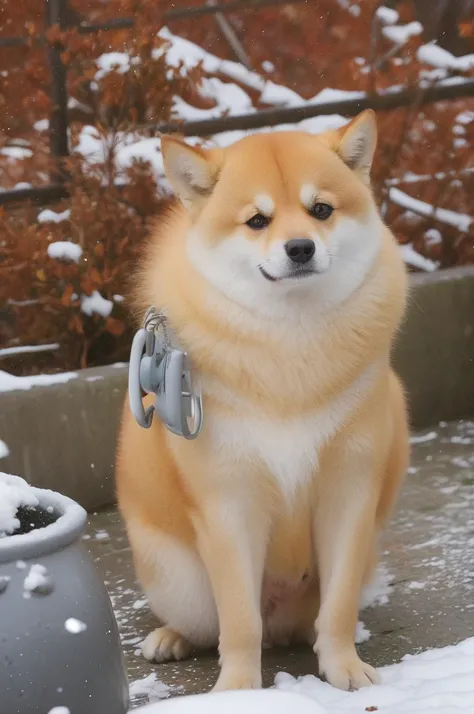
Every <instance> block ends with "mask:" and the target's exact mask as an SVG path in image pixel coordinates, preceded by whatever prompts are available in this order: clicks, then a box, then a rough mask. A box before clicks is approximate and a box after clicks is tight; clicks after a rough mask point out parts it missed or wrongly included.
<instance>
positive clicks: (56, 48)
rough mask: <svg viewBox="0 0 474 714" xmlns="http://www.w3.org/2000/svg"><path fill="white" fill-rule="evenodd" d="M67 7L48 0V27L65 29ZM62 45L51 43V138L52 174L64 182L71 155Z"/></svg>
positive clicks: (62, 2)
mask: <svg viewBox="0 0 474 714" xmlns="http://www.w3.org/2000/svg"><path fill="white" fill-rule="evenodd" d="M67 9H68V8H67V0H46V25H47V27H48V28H51V27H53V26H55V25H57V26H59V28H60V29H61V30H65V29H66V27H67V22H66V17H67ZM62 49H63V48H62V46H61V44H60V43H59V42H55V43H52V44H50V45H49V47H48V60H49V66H50V72H51V103H52V107H51V116H50V120H49V141H50V149H51V156H52V157H53V158H54V159H55V168H54V170H53V172H52V176H51V181H53V183H58V182H59V183H60V182H62V181H64V180H65V179H66V172H65V168H64V164H63V161H62V159H64V158H65V157H66V156H69V142H68V106H67V105H68V94H67V70H66V67H65V65H64V63H63V61H62V59H61V52H62Z"/></svg>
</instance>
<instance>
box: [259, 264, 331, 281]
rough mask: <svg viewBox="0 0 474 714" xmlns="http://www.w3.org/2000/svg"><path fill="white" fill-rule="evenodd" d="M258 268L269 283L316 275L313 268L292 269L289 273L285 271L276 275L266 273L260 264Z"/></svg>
mask: <svg viewBox="0 0 474 714" xmlns="http://www.w3.org/2000/svg"><path fill="white" fill-rule="evenodd" d="M258 268H259V270H260V272H261V274H262V275H263V277H264V278H266V280H268V281H270V282H271V283H276V282H279V281H280V280H301V279H302V278H308V277H309V276H310V275H316V273H317V271H316V270H314V268H300V269H299V270H292V271H291V272H290V273H286V274H285V275H279V276H276V275H270V273H267V271H266V270H265V268H264V267H263V266H262V265H259V266H258Z"/></svg>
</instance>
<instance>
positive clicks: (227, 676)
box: [212, 665, 262, 692]
mask: <svg viewBox="0 0 474 714" xmlns="http://www.w3.org/2000/svg"><path fill="white" fill-rule="evenodd" d="M261 686H262V674H261V671H260V668H259V667H257V668H254V667H246V666H242V665H241V666H238V665H228V666H226V665H224V666H223V667H222V669H221V673H220V675H219V679H218V680H217V682H216V684H215V686H214V688H213V690H212V691H213V692H223V691H226V690H229V689H230V690H234V689H260V687H261Z"/></svg>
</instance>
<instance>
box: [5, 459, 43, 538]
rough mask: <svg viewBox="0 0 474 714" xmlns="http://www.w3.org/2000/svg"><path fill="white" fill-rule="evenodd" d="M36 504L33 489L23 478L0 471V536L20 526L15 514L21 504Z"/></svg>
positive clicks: (36, 499) (27, 505)
mask: <svg viewBox="0 0 474 714" xmlns="http://www.w3.org/2000/svg"><path fill="white" fill-rule="evenodd" d="M38 504H39V501H38V498H37V497H36V495H35V493H34V491H33V489H32V488H31V486H30V485H29V484H27V483H26V481H25V480H24V479H22V478H20V477H19V476H12V475H11V474H5V473H1V472H0V538H4V537H5V536H8V535H10V534H11V533H13V532H14V531H15V530H16V529H17V528H19V527H20V521H19V519H18V518H17V517H16V516H17V511H18V509H19V508H20V507H21V506H24V507H26V508H35V507H36V506H38Z"/></svg>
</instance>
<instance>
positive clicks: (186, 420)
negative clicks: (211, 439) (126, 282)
mask: <svg viewBox="0 0 474 714" xmlns="http://www.w3.org/2000/svg"><path fill="white" fill-rule="evenodd" d="M143 392H145V393H146V394H152V393H153V394H155V396H156V400H155V404H154V405H152V406H150V407H148V409H147V410H146V411H145V409H144V407H143V401H142V394H143ZM128 398H129V402H130V409H131V412H132V414H133V416H134V417H135V419H136V421H137V422H138V424H139V425H140V426H142V427H144V428H145V429H148V428H149V427H150V426H151V423H152V421H153V412H154V411H155V410H156V412H157V414H158V416H159V417H160V419H161V420H162V421H163V423H164V424H165V426H166V427H167V428H168V429H169V430H170V431H172V432H173V433H174V434H177V435H178V436H184V438H185V439H195V438H196V436H197V435H198V434H199V432H200V431H201V428H202V419H203V412H202V396H201V390H200V386H199V384H193V380H192V375H191V369H190V364H189V360H188V356H187V354H186V352H183V351H181V350H179V349H177V348H176V347H173V345H172V343H171V340H170V338H169V334H168V330H167V325H166V315H165V313H164V312H157V311H156V310H155V308H154V307H150V308H149V309H148V311H147V313H146V315H145V322H144V327H142V328H141V329H140V330H138V332H137V333H136V335H135V337H134V338H133V342H132V349H131V352H130V365H129V372H128Z"/></svg>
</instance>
